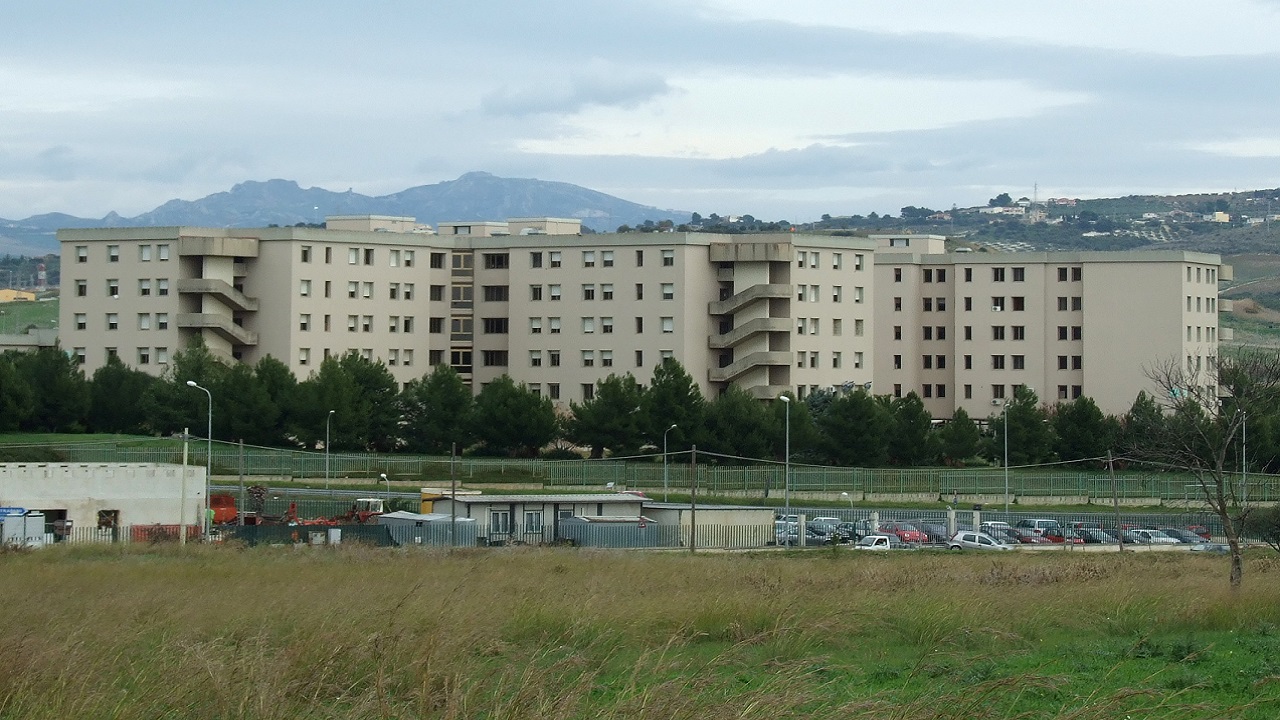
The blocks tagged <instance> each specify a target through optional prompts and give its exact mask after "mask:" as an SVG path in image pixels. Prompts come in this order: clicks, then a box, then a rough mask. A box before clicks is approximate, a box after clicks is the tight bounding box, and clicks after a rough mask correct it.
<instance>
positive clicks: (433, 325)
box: [427, 317, 444, 365]
mask: <svg viewBox="0 0 1280 720" xmlns="http://www.w3.org/2000/svg"><path fill="white" fill-rule="evenodd" d="M427 332H429V333H436V334H439V333H443V332H444V318H440V317H433V318H427ZM431 364H432V365H438V364H439V363H431Z"/></svg>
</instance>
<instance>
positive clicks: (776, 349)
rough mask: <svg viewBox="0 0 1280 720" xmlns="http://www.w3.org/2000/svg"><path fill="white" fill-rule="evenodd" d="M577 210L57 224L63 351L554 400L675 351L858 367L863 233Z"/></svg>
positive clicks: (814, 376) (775, 377) (865, 316)
mask: <svg viewBox="0 0 1280 720" xmlns="http://www.w3.org/2000/svg"><path fill="white" fill-rule="evenodd" d="M579 229H580V225H579V222H578V221H577V220H571V219H562V218H518V219H513V220H510V221H508V222H506V223H495V222H451V223H442V224H441V225H440V227H439V230H438V232H437V233H431V232H429V229H428V228H425V227H423V226H420V225H417V224H416V223H415V222H414V220H413V218H397V217H385V216H347V217H334V218H329V219H328V227H327V228H326V229H318V228H298V227H294V228H257V229H218V228H194V227H166V228H110V229H90V230H63V231H61V232H60V233H59V239H60V241H61V243H62V277H63V293H62V306H61V318H60V325H61V342H62V346H63V347H64V348H66V349H67V350H69V351H70V352H72V353H74V355H75V356H76V357H77V358H78V359H79V360H80V362H81V363H82V364H83V365H84V368H85V370H86V372H89V373H92V372H93V371H94V370H96V369H97V368H98V367H101V366H102V365H103V364H105V363H106V361H107V358H108V357H109V356H110V355H117V356H119V357H120V359H122V360H123V361H124V362H125V363H126V364H129V365H131V366H133V367H136V368H139V369H142V370H145V371H147V372H151V373H153V374H160V373H162V372H163V371H164V370H165V368H166V367H167V365H168V363H169V362H170V361H171V359H172V356H173V353H174V352H177V351H179V350H182V349H183V348H185V347H187V345H188V344H189V342H190V341H191V340H192V339H194V338H196V337H200V338H203V340H204V343H205V345H206V346H207V347H208V348H209V350H210V351H211V352H212V353H213V354H214V355H216V356H217V357H220V358H222V359H223V360H225V361H227V362H237V361H239V362H248V363H253V362H256V361H257V360H259V359H261V358H263V357H267V356H273V357H275V358H277V359H279V360H281V361H282V362H284V363H286V364H287V365H288V366H289V367H290V369H291V370H293V372H294V373H295V374H296V375H298V376H299V377H304V378H305V377H306V376H307V375H308V374H310V373H311V372H313V371H314V370H316V369H317V368H318V366H319V364H320V362H321V361H322V360H323V359H324V358H325V357H328V356H332V355H341V354H344V353H346V352H348V351H351V350H354V351H357V352H359V353H360V354H361V355H363V356H364V357H366V358H368V359H370V360H377V361H380V362H383V363H384V364H386V366H387V367H388V369H389V370H390V371H391V373H392V375H393V376H394V377H395V378H396V380H397V381H398V382H400V383H407V382H408V381H410V380H413V379H415V378H419V377H421V376H423V375H424V374H426V373H427V372H429V371H430V370H431V368H432V366H434V365H437V364H442V363H443V364H448V365H451V366H453V367H454V368H456V369H457V370H458V371H459V372H460V373H461V374H462V375H463V377H464V378H465V379H466V380H468V381H469V382H471V384H472V386H473V388H474V389H476V390H477V391H478V390H479V388H480V387H482V386H483V385H484V384H485V383H487V382H489V381H491V380H493V379H494V378H496V377H498V376H500V375H503V374H507V375H510V376H511V377H512V378H514V379H515V380H516V381H518V382H523V383H526V384H528V385H529V386H530V387H532V388H534V389H536V390H537V391H539V392H540V393H544V394H546V395H548V396H549V397H551V398H553V399H554V400H556V401H558V402H560V403H567V402H569V401H581V400H583V399H585V398H589V397H591V394H592V392H593V390H594V384H595V382H596V381H597V380H599V379H602V378H604V377H606V376H607V375H609V374H611V373H617V374H623V373H627V372H630V373H632V374H634V375H635V376H636V377H637V378H638V379H640V380H642V381H647V380H648V379H649V376H650V375H651V374H652V369H653V367H654V366H655V365H656V364H658V363H659V362H660V361H661V360H662V359H664V358H666V357H673V358H676V359H678V360H679V361H680V362H681V363H682V364H683V365H684V366H685V367H686V368H687V369H688V371H689V372H690V374H691V375H692V376H693V378H694V379H695V380H696V381H697V382H698V383H699V385H700V386H701V388H702V390H703V392H704V394H706V395H708V396H714V395H715V394H717V393H718V392H720V391H721V390H723V389H724V388H726V387H728V386H729V385H731V384H733V385H737V386H740V387H742V388H744V389H746V390H748V391H749V392H751V393H752V394H753V395H755V396H756V397H760V398H766V397H773V396H776V395H777V394H779V393H781V392H784V391H788V390H790V391H793V392H796V393H797V394H801V395H803V394H806V393H809V392H813V391H815V390H817V389H818V388H824V387H840V386H848V385H850V384H852V383H858V384H861V383H864V382H866V381H869V380H870V378H871V373H872V367H871V365H872V337H873V331H872V312H871V298H872V292H873V288H872V278H873V273H872V271H871V254H872V250H873V247H874V244H873V243H872V242H871V241H869V240H866V239H859V238H833V237H820V236H811V235H802V234H789V233H778V234H772V235H734V236H729V235H714V234H703V233H688V234H686V233H630V234H621V235H612V234H605V235H580V234H578V233H579Z"/></svg>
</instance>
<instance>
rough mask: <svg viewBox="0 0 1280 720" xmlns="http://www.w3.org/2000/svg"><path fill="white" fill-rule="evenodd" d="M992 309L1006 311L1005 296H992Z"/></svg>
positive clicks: (993, 310)
mask: <svg viewBox="0 0 1280 720" xmlns="http://www.w3.org/2000/svg"><path fill="white" fill-rule="evenodd" d="M991 311H992V312H1004V298H1002V297H993V298H991Z"/></svg>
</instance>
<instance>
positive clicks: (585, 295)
mask: <svg viewBox="0 0 1280 720" xmlns="http://www.w3.org/2000/svg"><path fill="white" fill-rule="evenodd" d="M582 299H583V300H595V299H596V286H595V285H594V284H590V285H583V286H582Z"/></svg>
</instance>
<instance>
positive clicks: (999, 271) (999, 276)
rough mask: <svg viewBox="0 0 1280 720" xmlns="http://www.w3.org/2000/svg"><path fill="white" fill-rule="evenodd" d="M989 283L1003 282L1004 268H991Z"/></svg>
mask: <svg viewBox="0 0 1280 720" xmlns="http://www.w3.org/2000/svg"><path fill="white" fill-rule="evenodd" d="M991 281H992V282H1004V268H1002V267H996V268H991Z"/></svg>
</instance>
